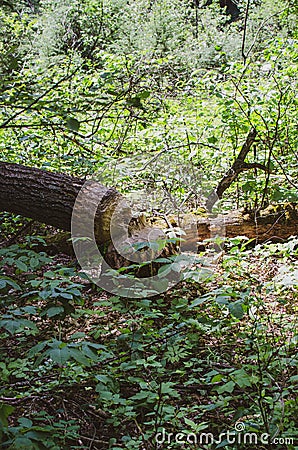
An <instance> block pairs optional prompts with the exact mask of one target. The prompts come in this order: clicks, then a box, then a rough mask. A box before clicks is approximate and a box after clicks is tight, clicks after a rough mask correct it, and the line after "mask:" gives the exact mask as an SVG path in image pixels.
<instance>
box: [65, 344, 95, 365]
mask: <svg viewBox="0 0 298 450" xmlns="http://www.w3.org/2000/svg"><path fill="white" fill-rule="evenodd" d="M69 354H70V356H71V357H72V358H74V359H75V360H76V361H77V362H79V363H80V364H82V365H83V366H90V360H89V359H88V358H86V356H85V355H84V353H83V352H82V350H80V349H78V348H69Z"/></svg>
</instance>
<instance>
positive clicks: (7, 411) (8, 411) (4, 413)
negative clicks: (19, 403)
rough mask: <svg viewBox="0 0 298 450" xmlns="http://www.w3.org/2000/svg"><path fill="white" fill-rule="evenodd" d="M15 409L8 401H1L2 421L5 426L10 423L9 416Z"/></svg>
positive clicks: (0, 418)
mask: <svg viewBox="0 0 298 450" xmlns="http://www.w3.org/2000/svg"><path fill="white" fill-rule="evenodd" d="M13 411H14V407H13V406H10V405H7V404H6V403H0V422H2V424H3V425H4V426H5V427H7V425H8V422H7V418H8V417H9V416H10V414H11V413H12V412H13Z"/></svg>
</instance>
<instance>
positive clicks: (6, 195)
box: [0, 162, 121, 244]
mask: <svg viewBox="0 0 298 450" xmlns="http://www.w3.org/2000/svg"><path fill="white" fill-rule="evenodd" d="M90 183H92V182H90ZM84 184H85V181H84V180H81V179H79V178H75V177H71V176H69V175H65V174H61V173H54V172H48V171H45V170H41V169H36V168H32V167H26V166H23V165H20V164H10V163H4V162H0V211H8V212H11V213H15V214H19V215H22V216H24V217H29V218H31V219H34V220H37V221H38V222H42V223H45V224H47V225H52V226H54V227H56V228H59V229H61V230H65V231H70V230H71V218H72V212H73V207H74V204H75V201H76V199H77V196H78V193H79V192H80V190H81V188H82V187H83V185H84ZM93 187H94V184H93ZM120 198H121V195H120V194H119V193H118V192H117V191H116V190H115V189H113V188H107V187H105V186H102V185H100V184H99V183H96V189H95V190H94V189H93V198H92V197H91V199H90V198H89V201H91V202H93V203H94V204H95V205H98V207H97V213H96V220H95V223H96V232H95V234H96V238H97V241H98V243H99V244H103V243H105V242H107V241H108V240H109V239H110V220H111V215H112V214H113V212H114V209H115V206H116V204H117V202H118V201H119V199H120ZM98 199H101V201H100V203H99V204H98ZM83 206H84V205H82V207H83ZM87 206H89V207H90V204H89V205H86V209H85V211H84V212H85V213H86V214H87V215H88V214H89V211H88V209H89V208H88V207H87Z"/></svg>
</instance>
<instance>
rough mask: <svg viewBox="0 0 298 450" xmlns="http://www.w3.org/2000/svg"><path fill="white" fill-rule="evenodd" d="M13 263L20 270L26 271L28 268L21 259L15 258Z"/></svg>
mask: <svg viewBox="0 0 298 450" xmlns="http://www.w3.org/2000/svg"><path fill="white" fill-rule="evenodd" d="M14 263H15V265H16V266H17V268H18V269H19V270H20V271H21V272H26V271H27V270H28V267H27V265H26V264H25V263H23V261H20V260H19V259H16V260H15V262H14Z"/></svg>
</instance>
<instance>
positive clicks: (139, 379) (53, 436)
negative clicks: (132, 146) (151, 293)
mask: <svg viewBox="0 0 298 450" xmlns="http://www.w3.org/2000/svg"><path fill="white" fill-rule="evenodd" d="M297 243H298V240H297V239H290V240H289V241H288V242H286V243H283V244H270V243H269V244H266V245H263V246H257V247H255V248H253V249H247V248H246V246H245V245H242V244H241V242H240V240H232V241H230V242H229V243H228V245H227V249H226V250H225V252H223V254H222V255H221V258H220V259H219V260H218V261H217V265H216V266H214V267H213V268H212V270H213V274H212V276H210V278H208V279H207V280H206V279H205V280H204V281H200V277H198V276H196V273H195V272H193V273H192V275H191V277H192V278H190V279H188V280H185V281H183V282H181V283H180V284H179V285H177V286H175V288H172V289H171V290H170V291H168V292H166V293H165V294H163V295H159V296H156V297H152V298H145V299H129V298H122V297H116V296H113V297H112V296H110V295H109V294H107V293H105V292H103V291H101V290H99V289H98V288H96V287H94V285H92V284H91V283H90V282H89V281H88V280H87V279H85V278H83V277H82V275H81V274H80V273H78V271H77V270H76V269H75V268H74V266H73V262H72V261H71V260H69V259H68V258H67V257H64V256H63V255H59V256H57V257H55V258H51V257H49V256H48V255H47V254H45V253H37V252H35V251H34V246H35V245H36V244H37V242H36V241H35V240H34V239H29V240H28V242H27V244H26V245H13V246H11V247H9V248H5V249H2V250H0V256H1V262H0V269H1V272H0V292H1V310H2V317H1V321H0V326H1V334H0V338H1V350H0V351H1V362H0V371H1V380H2V383H1V388H0V402H1V403H0V424H1V428H0V435H1V439H2V447H1V448H3V449H52V450H54V449H76V448H80V449H111V450H117V449H146V450H147V449H163V448H165V449H172V448H173V449H174V448H190V449H197V448H201V449H214V448H221V447H223V448H226V449H227V450H230V449H254V448H258V449H275V450H276V449H297V448H298V432H297V417H298V401H297V390H298V387H297V381H298V373H297V340H298V333H297V309H298V302H297V299H298V295H297V292H298V290H297V286H298V250H297ZM196 272H197V275H198V274H199V272H200V267H197V269H196Z"/></svg>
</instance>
